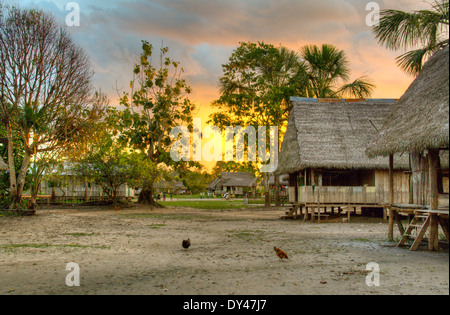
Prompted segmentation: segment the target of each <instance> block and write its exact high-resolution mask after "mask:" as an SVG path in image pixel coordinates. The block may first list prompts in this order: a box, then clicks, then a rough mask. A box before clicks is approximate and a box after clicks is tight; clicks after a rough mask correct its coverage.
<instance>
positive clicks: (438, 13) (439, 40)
mask: <svg viewBox="0 0 450 315" xmlns="http://www.w3.org/2000/svg"><path fill="white" fill-rule="evenodd" d="M448 27H449V0H439V1H438V0H435V2H434V3H433V4H431V9H430V10H420V11H413V12H403V11H399V10H383V11H382V12H381V14H380V23H379V24H378V25H376V26H374V28H373V32H374V34H375V37H376V39H377V40H378V42H379V43H380V44H382V45H384V46H386V47H387V48H388V49H391V50H394V51H397V50H409V49H412V50H410V51H408V52H406V53H404V54H402V55H401V56H399V57H397V63H398V65H399V67H400V68H401V69H402V70H403V71H405V72H406V73H408V74H410V75H414V76H417V75H418V74H419V72H420V71H421V70H422V66H423V64H424V63H425V61H426V60H427V59H428V58H429V57H430V56H431V55H432V54H433V53H435V52H436V51H437V50H439V49H441V48H443V47H445V46H448V40H449V38H448Z"/></svg>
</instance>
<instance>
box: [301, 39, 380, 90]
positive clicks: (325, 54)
mask: <svg viewBox="0 0 450 315" xmlns="http://www.w3.org/2000/svg"><path fill="white" fill-rule="evenodd" d="M300 56H301V59H302V60H303V62H304V65H305V67H306V72H307V75H308V85H307V86H308V88H307V95H308V96H309V97H317V98H334V97H356V98H366V97H369V96H370V95H371V94H372V93H373V90H374V88H375V86H374V85H373V83H371V80H370V79H369V78H368V77H366V76H363V77H360V78H358V79H356V80H354V81H353V82H349V80H350V66H349V61H348V58H347V56H346V54H345V52H344V51H343V50H340V49H338V48H336V47H335V46H333V45H329V44H324V45H322V46H321V47H318V46H316V45H309V46H304V47H302V48H301V53H300Z"/></svg>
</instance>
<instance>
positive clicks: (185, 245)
mask: <svg viewBox="0 0 450 315" xmlns="http://www.w3.org/2000/svg"><path fill="white" fill-rule="evenodd" d="M182 245H183V248H185V249H188V248H189V246H191V240H190V239H187V240H183V244H182Z"/></svg>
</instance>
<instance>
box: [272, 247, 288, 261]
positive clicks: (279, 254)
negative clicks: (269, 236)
mask: <svg viewBox="0 0 450 315" xmlns="http://www.w3.org/2000/svg"><path fill="white" fill-rule="evenodd" d="M273 249H274V250H275V252H276V253H277V256H278V257H280V259H281V260H283V258H286V259H289V258H288V255H287V254H286V253H285V252H283V251H282V250H281V249H279V248H276V247H274V248H273Z"/></svg>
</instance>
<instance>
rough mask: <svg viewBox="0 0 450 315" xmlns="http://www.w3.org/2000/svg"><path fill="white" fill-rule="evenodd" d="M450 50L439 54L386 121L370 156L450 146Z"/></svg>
mask: <svg viewBox="0 0 450 315" xmlns="http://www.w3.org/2000/svg"><path fill="white" fill-rule="evenodd" d="M448 74H449V47H446V48H445V49H442V50H440V51H438V52H436V53H435V54H434V55H433V56H432V57H431V58H430V59H429V60H428V61H427V62H426V64H425V65H424V67H423V69H422V72H421V73H420V74H419V76H418V77H417V78H416V79H415V80H414V82H413V83H412V84H411V85H410V87H409V88H408V90H407V91H406V93H405V94H404V95H403V96H402V98H401V99H400V100H399V102H398V104H397V105H396V106H395V108H394V110H393V112H392V114H391V115H389V116H388V117H387V119H386V121H385V122H384V126H383V128H382V129H381V130H382V132H381V135H380V136H379V137H378V138H377V139H375V141H374V142H373V145H372V146H371V147H370V148H369V149H368V150H367V153H368V155H369V156H371V157H374V156H378V155H384V156H386V155H389V154H393V153H397V152H422V151H425V150H427V149H440V148H448V147H449V75H448Z"/></svg>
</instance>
